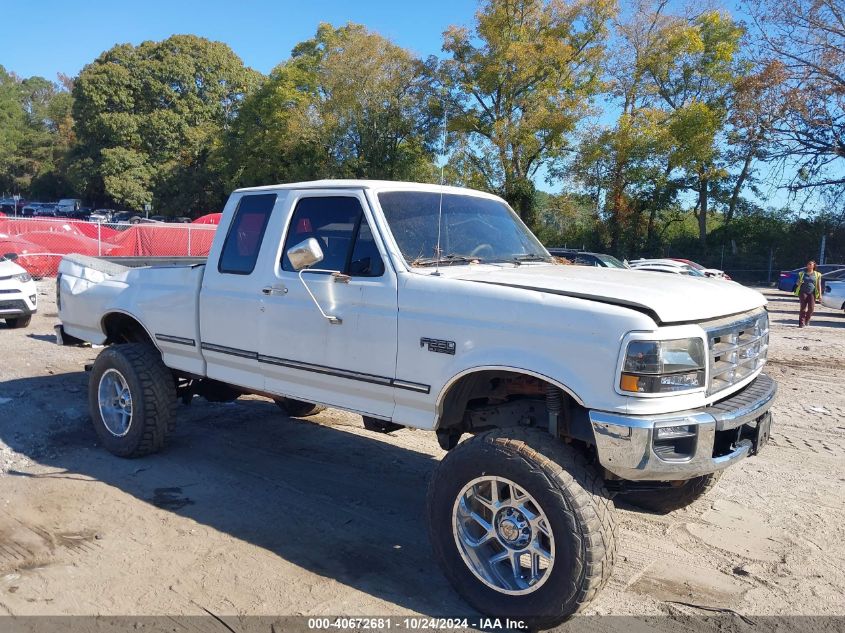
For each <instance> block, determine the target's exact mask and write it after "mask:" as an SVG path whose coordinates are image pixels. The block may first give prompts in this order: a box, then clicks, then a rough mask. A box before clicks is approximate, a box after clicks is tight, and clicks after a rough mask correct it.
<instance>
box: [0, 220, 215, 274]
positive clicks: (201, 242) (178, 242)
mask: <svg viewBox="0 0 845 633" xmlns="http://www.w3.org/2000/svg"><path fill="white" fill-rule="evenodd" d="M216 229H217V225H216V224H165V223H159V222H156V223H141V224H115V223H109V222H84V221H81V220H69V219H61V218H55V219H53V218H10V217H0V255H5V254H7V253H15V254H16V255H17V256H18V259H17V263H18V264H20V265H21V266H23V268H25V269H26V270H27V271H28V272H29V273H30V274H31V275H32V276H33V277H50V276H53V275H55V274H56V271H57V269H58V266H59V261H61V258H62V257H63V256H64V255H67V254H69V253H79V254H82V255H91V256H99V257H207V256H208V252H209V250H210V249H211V242H212V240H213V239H214V233H215V231H216Z"/></svg>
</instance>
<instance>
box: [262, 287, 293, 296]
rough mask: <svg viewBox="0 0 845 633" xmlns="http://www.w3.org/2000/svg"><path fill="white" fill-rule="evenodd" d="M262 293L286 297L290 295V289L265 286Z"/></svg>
mask: <svg viewBox="0 0 845 633" xmlns="http://www.w3.org/2000/svg"><path fill="white" fill-rule="evenodd" d="M261 293H262V294H265V295H267V296H270V295H286V294H287V293H288V289H287V287H285V286H265V287H264V288H262V289H261Z"/></svg>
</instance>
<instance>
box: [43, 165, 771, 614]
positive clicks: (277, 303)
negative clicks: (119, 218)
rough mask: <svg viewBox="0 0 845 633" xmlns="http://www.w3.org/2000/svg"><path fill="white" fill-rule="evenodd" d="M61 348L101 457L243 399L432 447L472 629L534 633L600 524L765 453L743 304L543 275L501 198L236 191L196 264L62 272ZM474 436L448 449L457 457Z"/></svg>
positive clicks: (593, 566) (442, 530)
mask: <svg viewBox="0 0 845 633" xmlns="http://www.w3.org/2000/svg"><path fill="white" fill-rule="evenodd" d="M59 272H60V274H59V278H58V293H59V317H60V320H61V325H59V326H57V330H58V334H59V336H60V338H62V339H64V340H65V341H74V340H77V339H81V340H83V341H89V342H91V343H94V344H98V345H107V347H106V348H105V349H104V350H103V351H102V352H101V353H100V355H99V357H98V358H97V360H96V362H95V363H94V365H93V368H91V374H90V387H89V401H90V408H91V417H92V418H93V422H94V426H95V428H96V430H97V433H98V435H99V437H100V439H101V441H102V443H103V444H104V445H105V447H106V448H107V449H108V450H110V451H112V452H113V453H115V454H116V455H120V456H124V457H134V456H138V455H143V454H146V453H151V452H153V451H157V450H159V449H161V448H162V447H163V446H164V445H165V443H166V442H167V438H168V435H169V434H170V433H171V432H172V430H173V426H174V422H175V417H176V411H177V409H176V405H177V400H178V399H179V398H182V399H190V398H191V397H193V396H194V395H196V394H199V395H202V396H205V397H207V398H209V399H212V400H233V399H235V398H237V397H238V395H240V394H243V393H254V394H261V395H264V396H268V397H270V398H273V399H274V400H276V401H277V402H278V403H279V404H280V405H281V406H282V407H284V408H285V409H286V410H287V411H288V412H289V413H290V414H291V415H298V416H305V415H309V414H312V413H314V412H316V411H319V410H321V409H322V408H324V407H326V406H329V407H337V408H340V409H345V410H348V411H354V412H358V413H360V414H361V415H362V416H364V423H365V426H366V427H367V428H369V429H371V430H382V431H386V430H391V429H394V428H397V427H398V426H407V427H414V428H418V429H426V430H431V431H433V432H435V433H436V434H437V438H438V440H439V442H440V445H441V446H442V447H443V449H444V450H447V451H449V452H448V454H447V455H446V456H445V457H444V458H443V460H442V461H441V462H440V464H439V465H438V467H437V469H436V470H435V472H434V474H433V475H432V478H431V482H430V486H429V492H428V519H429V528H430V537H431V541H432V546H433V550H434V553H435V555H436V557H437V559H438V560H439V562H440V563H441V566H442V568H443V570H444V572H445V575H446V576H447V577H448V579H449V581H451V583H452V584H453V585H454V587H455V589H456V590H457V591H458V592H459V593H460V594H461V595H462V596H463V597H464V598H465V599H466V600H467V601H468V602H469V603H470V604H471V605H472V606H473V607H475V608H476V609H478V610H479V611H480V612H482V613H484V614H488V615H491V616H510V617H514V618H521V619H523V620H526V621H527V622H528V623H529V624H531V625H532V626H535V627H547V626H552V625H554V624H556V623H558V622H561V621H562V620H564V619H565V618H567V617H568V616H570V615H571V614H573V613H575V612H576V611H578V610H579V609H581V608H582V607H583V606H584V605H586V604H587V603H588V602H589V601H590V600H591V599H592V598H593V597H594V596H595V595H596V593H597V592H598V591H599V590H600V589H601V587H602V586H603V585H604V584H605V582H606V581H607V579H608V577H609V575H610V572H611V568H612V565H613V560H614V552H615V545H614V538H615V534H616V532H615V528H614V522H613V521H614V519H613V514H614V503H613V498H614V497H616V498H624V499H626V500H627V501H628V502H629V503H631V504H634V505H638V506H641V507H644V508H647V509H650V510H652V511H656V512H665V511H669V510H671V509H673V508H677V507H681V506H683V505H685V504H688V503H691V502H692V501H693V500H695V499H696V498H698V497H700V496H701V495H703V494H704V493H705V492H706V491H707V490H708V488H710V487H711V486H712V485H713V484H714V483H715V482H716V480H717V478H718V476H719V474H720V472H721V471H722V470H723V469H724V468H726V467H728V466H731V465H732V464H736V463H738V462H740V461H741V460H743V459H744V458H746V457H748V456H750V455H753V454H754V453H756V452H757V451H759V450H760V449H761V448H762V447H763V445H764V444H765V443H766V441H767V439H768V434H769V429H770V423H771V416H770V413H769V408H770V406H771V404H772V401H773V399H774V395H775V391H776V385H775V383H774V382H773V381H772V380H771V379H770V378H769V377H768V376H766V375H764V374H763V373H761V372H762V369H763V365H764V363H765V359H766V353H767V348H768V332H769V328H768V316H767V312H766V309H765V304H766V301H765V299H764V298H763V296H762V295H761V294H760V293H758V292H755V291H753V290H749V289H746V288H743V287H742V286H740V285H738V284H735V283H732V282H725V281H723V280H711V279H706V278H686V277H680V276H676V275H666V274H661V273H658V272H641V271H633V270H621V269H620V270H617V269H610V268H593V267H582V266H569V265H564V264H563V263H561V262H558V261H555V260H554V259H553V258H552V257H551V256H550V255H549V254H548V252H547V251H546V249H545V248H543V246H542V245H541V244H540V242H539V241H538V240H537V239H536V238H535V237H534V236H533V235H532V234H531V232H530V231H529V230H528V229H527V228H526V227H525V225H524V224H523V223H522V222H521V221H520V220H519V218H518V217H517V216H516V214H514V212H513V211H512V210H511V209H510V208H509V207H508V206H507V204H506V203H505V202H504V201H503V200H501V199H500V198H498V197H496V196H493V195H489V194H486V193H480V192H477V191H471V190H467V189H460V188H453V187H439V186H432V185H421V184H413V183H399V182H376V181H343V180H328V181H320V182H309V183H299V184H290V185H279V186H271V187H259V188H252V189H241V190H238V191H235V192H234V193H233V194H232V196H231V197H230V198H229V201H228V203H227V205H226V207H225V209H224V212H223V218H222V222H221V224H220V227H219V229H218V231H217V235H216V237H215V240H214V243H213V246H212V248H211V252H210V254H209V257H208V260H207V262H204V263H197V264H193V265H181V266H177V265H172V264H170V265H161V266H157V265H152V266H147V267H140V268H127V267H123V266H117V265H114V264H111V263H108V262H103V261H100V260H96V259H92V258H85V257H80V256H69V257H66V258H65V259H64V260H63V261H62V263H61V265H60V267H59ZM467 434H469V435H470V436H471V437H469V439H467V440H466V441H463V442H461V441H460V439H461V438H462V436H464V435H467Z"/></svg>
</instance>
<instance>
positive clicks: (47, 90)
mask: <svg viewBox="0 0 845 633" xmlns="http://www.w3.org/2000/svg"><path fill="white" fill-rule="evenodd" d="M69 107H70V95H69V93H68V92H67V90H65V89H63V88H62V86H59V85H57V84H55V83H53V82H51V81H48V80H47V79H44V78H43V77H29V78H26V79H21V78H19V77H17V76H16V75H14V74H10V73H8V72H6V70H5V69H4V68H3V67H2V66H0V187H2V189H3V190H6V191H14V192H16V193H25V194H26V193H38V192H39V191H40V190H41V189H43V188H45V186H46V187H47V188H48V189H55V187H57V186H66V183H64V180H63V175H62V174H61V173H60V170H61V169H63V159H64V155H65V153H66V152H67V149H68V147H69V145H70V143H71V142H72V139H73V133H72V126H70V125H69V119H68V114H69ZM48 183H49V184H50V185H51V186H48Z"/></svg>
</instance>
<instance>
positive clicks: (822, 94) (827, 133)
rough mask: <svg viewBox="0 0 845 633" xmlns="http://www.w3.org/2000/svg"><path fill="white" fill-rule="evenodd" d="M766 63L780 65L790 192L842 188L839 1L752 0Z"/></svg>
mask: <svg viewBox="0 0 845 633" xmlns="http://www.w3.org/2000/svg"><path fill="white" fill-rule="evenodd" d="M749 12H750V13H751V14H752V16H753V19H754V25H755V34H756V35H757V36H758V37H759V38H760V41H761V42H762V45H761V49H762V51H761V56H762V57H763V61H764V62H769V63H779V64H780V65H781V67H782V68H783V71H784V73H785V78H784V80H783V82H782V86H783V91H782V100H783V101H782V103H783V106H784V109H785V114H784V117H783V119H782V120H781V121H779V122H778V124H777V125H776V126H775V127H774V132H775V134H776V137H777V140H778V141H779V144H780V148H779V152H776V153H775V154H774V157H779V158H781V159H783V160H785V161H787V162H790V163H792V164H793V165H794V166H795V167H796V169H795V177H794V178H792V179H791V182H790V183H789V187H790V188H791V189H792V190H793V191H802V190H807V191H814V190H822V189H827V190H832V192H833V193H834V198H840V197H841V195H842V192H843V187H842V185H843V184H845V175H843V166H845V161H843V159H845V6H843V3H842V2H841V0H751V2H750V5H749Z"/></svg>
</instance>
